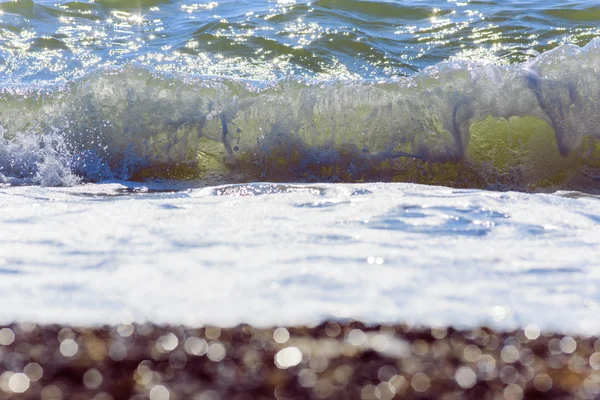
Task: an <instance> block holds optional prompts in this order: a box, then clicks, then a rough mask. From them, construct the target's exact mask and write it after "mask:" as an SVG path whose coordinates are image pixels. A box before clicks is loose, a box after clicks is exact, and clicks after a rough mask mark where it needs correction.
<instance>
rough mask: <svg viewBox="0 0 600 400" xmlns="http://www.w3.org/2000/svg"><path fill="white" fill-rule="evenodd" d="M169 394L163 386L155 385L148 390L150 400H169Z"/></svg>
mask: <svg viewBox="0 0 600 400" xmlns="http://www.w3.org/2000/svg"><path fill="white" fill-rule="evenodd" d="M169 397H171V393H170V392H169V389H167V388H166V387H164V386H163V385H157V386H154V387H153V388H152V390H150V400H169Z"/></svg>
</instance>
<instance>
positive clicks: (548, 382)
mask: <svg viewBox="0 0 600 400" xmlns="http://www.w3.org/2000/svg"><path fill="white" fill-rule="evenodd" d="M533 386H535V388H536V389H537V390H539V391H540V392H547V391H548V390H550V389H552V378H550V376H549V375H547V374H538V375H536V376H535V377H534V378H533Z"/></svg>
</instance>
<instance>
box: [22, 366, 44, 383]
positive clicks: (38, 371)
mask: <svg viewBox="0 0 600 400" xmlns="http://www.w3.org/2000/svg"><path fill="white" fill-rule="evenodd" d="M23 372H24V373H25V375H27V377H28V378H29V380H30V381H32V382H37V381H39V380H40V379H42V376H44V370H43V369H42V366H41V365H40V364H37V363H29V364H27V365H26V366H25V368H24V369H23Z"/></svg>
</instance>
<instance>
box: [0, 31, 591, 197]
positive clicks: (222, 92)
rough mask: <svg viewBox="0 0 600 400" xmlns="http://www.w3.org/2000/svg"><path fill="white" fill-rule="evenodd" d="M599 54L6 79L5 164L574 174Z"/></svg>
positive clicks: (530, 180) (11, 173)
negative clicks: (374, 71) (299, 72)
mask: <svg viewBox="0 0 600 400" xmlns="http://www.w3.org/2000/svg"><path fill="white" fill-rule="evenodd" d="M599 61H600V40H598V39H597V40H594V41H592V42H590V43H589V44H588V45H587V46H585V47H583V48H579V47H577V46H573V45H565V46H561V47H558V48H556V49H554V50H551V51H548V52H546V53H544V54H542V55H540V56H538V57H537V58H536V59H535V60H534V61H532V62H530V63H527V64H520V65H512V66H498V65H494V64H481V63H474V62H465V61H462V62H444V63H440V64H437V65H435V66H433V67H430V68H427V69H425V70H423V71H421V72H419V73H418V74H415V75H413V76H411V77H409V78H405V79H400V80H394V81H392V80H386V81H383V82H371V81H327V82H319V81H306V80H303V81H294V80H283V81H275V82H247V81H239V80H233V79H225V78H213V77H198V76H189V75H188V76H174V75H166V74H161V73H157V72H155V71H153V70H151V69H149V68H146V67H143V66H137V65H128V66H125V67H119V68H116V67H115V68H101V69H98V70H96V71H95V72H93V73H91V74H89V75H87V76H85V77H84V78H82V79H79V80H76V81H72V82H69V83H68V84H65V85H63V86H57V87H41V88H40V87H35V86H31V85H30V86H11V87H5V88H3V90H2V92H1V94H0V102H1V103H2V113H1V114H0V123H1V124H2V126H3V131H2V137H3V141H2V144H1V145H0V155H1V159H0V166H1V168H2V169H1V170H0V172H1V173H2V175H3V180H5V181H14V182H21V181H22V182H35V183H41V184H49V185H56V184H72V183H74V182H76V181H77V179H76V178H75V176H77V177H79V178H80V179H82V180H87V181H90V180H91V181H99V180H104V179H114V178H117V179H132V178H133V179H144V178H151V177H165V176H166V177H171V178H190V177H195V178H199V177H202V176H203V175H205V174H206V173H208V172H212V173H215V172H216V173H218V174H221V176H222V177H223V179H224V180H227V179H229V180H251V179H273V180H292V181H294V180H295V181H311V180H329V181H369V180H370V181H373V180H401V181H417V182H424V183H441V184H448V185H455V186H477V187H501V188H520V189H536V188H540V187H546V186H556V185H558V186H561V185H563V184H565V182H570V181H573V179H578V178H577V177H578V176H579V175H581V174H580V173H579V171H580V170H581V168H582V166H585V167H586V168H588V169H589V168H592V169H594V168H596V167H600V163H599V162H598V160H597V157H598V156H599V154H598V151H597V150H596V148H595V141H596V139H598V138H600V113H598V112H597V110H598V107H599V105H600V79H599V78H600V71H599V67H598V65H600V64H599ZM48 143H50V144H48ZM49 152H50V153H52V154H50V153H49ZM50 160H53V161H52V162H51V161H50ZM50 170H52V171H54V173H51V172H50ZM59 171H62V172H59ZM38 175H39V176H38ZM586 175H587V176H590V174H586ZM592 175H593V174H592ZM42 177H46V178H42ZM226 177H228V178H226Z"/></svg>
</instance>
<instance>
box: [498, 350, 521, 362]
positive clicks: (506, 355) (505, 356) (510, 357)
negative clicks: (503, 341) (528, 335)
mask: <svg viewBox="0 0 600 400" xmlns="http://www.w3.org/2000/svg"><path fill="white" fill-rule="evenodd" d="M500 357H501V358H502V361H504V362H505V363H509V364H511V363H514V362H515V361H517V360H518V359H519V350H517V348H516V347H515V346H504V348H502V350H501V351H500Z"/></svg>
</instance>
